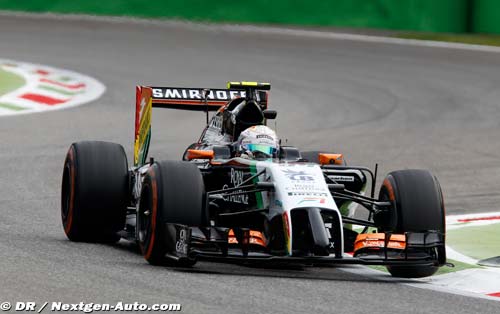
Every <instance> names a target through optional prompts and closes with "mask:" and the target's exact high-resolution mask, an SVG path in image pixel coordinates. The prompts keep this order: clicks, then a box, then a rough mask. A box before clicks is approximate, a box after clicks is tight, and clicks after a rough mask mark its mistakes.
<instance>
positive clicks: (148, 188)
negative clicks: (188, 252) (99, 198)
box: [137, 161, 208, 267]
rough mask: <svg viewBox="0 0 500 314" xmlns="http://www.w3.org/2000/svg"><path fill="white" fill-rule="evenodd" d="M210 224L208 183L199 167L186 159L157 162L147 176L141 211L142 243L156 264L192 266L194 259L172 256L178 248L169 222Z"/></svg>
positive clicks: (193, 225)
mask: <svg viewBox="0 0 500 314" xmlns="http://www.w3.org/2000/svg"><path fill="white" fill-rule="evenodd" d="M167 223H170V224H180V225H186V226H190V227H200V226H207V225H208V216H207V210H206V204H205V185H204V182H203V177H202V175H201V172H200V170H199V169H198V167H197V166H196V165H194V164H192V163H189V162H185V161H161V162H156V163H154V164H153V165H152V166H151V167H150V168H149V170H148V173H147V174H146V177H145V178H144V181H143V184H142V189H141V199H140V202H139V212H138V226H137V228H138V237H139V239H138V242H139V246H140V248H141V251H142V254H143V256H144V258H145V259H146V260H147V261H148V262H149V263H150V264H152V265H171V266H181V267H185V266H192V265H194V263H195V260H193V259H190V258H180V259H176V260H173V259H168V258H166V255H167V254H168V253H169V252H173V251H175V243H174V242H173V240H172V239H171V235H170V233H169V230H167V226H166V224H167Z"/></svg>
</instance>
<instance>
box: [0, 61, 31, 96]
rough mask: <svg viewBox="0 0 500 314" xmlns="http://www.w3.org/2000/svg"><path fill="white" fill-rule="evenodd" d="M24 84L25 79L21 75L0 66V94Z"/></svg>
mask: <svg viewBox="0 0 500 314" xmlns="http://www.w3.org/2000/svg"><path fill="white" fill-rule="evenodd" d="M24 84H25V81H24V79H23V78H22V77H20V76H19V75H17V74H13V73H10V72H7V71H4V70H3V69H2V68H1V67H0V96H2V95H3V94H6V93H8V92H11V91H13V90H15V89H17V88H19V87H21V86H23V85H24Z"/></svg>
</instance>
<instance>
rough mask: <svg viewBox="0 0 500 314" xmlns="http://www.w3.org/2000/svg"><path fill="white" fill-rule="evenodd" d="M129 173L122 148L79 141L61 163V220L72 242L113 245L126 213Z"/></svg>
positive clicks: (107, 143)
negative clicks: (107, 243)
mask: <svg viewBox="0 0 500 314" xmlns="http://www.w3.org/2000/svg"><path fill="white" fill-rule="evenodd" d="M128 192H129V174H128V165H127V156H126V154H125V151H124V149H123V147H122V146H121V145H119V144H114V143H109V142H97V141H88V142H78V143H74V144H72V145H71V146H70V148H69V150H68V153H67V155H66V160H65V162H64V171H63V179H62V192H61V218H62V224H63V228H64V232H65V233H66V236H67V237H68V239H70V240H71V241H83V242H116V241H117V240H119V236H118V235H117V232H118V231H120V230H123V228H124V225H125V216H126V212H127V200H128Z"/></svg>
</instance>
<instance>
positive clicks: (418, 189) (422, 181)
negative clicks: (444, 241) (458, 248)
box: [375, 170, 446, 278]
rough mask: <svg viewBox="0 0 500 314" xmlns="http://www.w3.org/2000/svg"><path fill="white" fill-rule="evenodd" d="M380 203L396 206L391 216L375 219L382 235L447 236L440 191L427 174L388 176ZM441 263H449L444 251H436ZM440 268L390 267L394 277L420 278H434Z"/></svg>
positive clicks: (420, 172) (398, 173) (422, 172)
mask: <svg viewBox="0 0 500 314" xmlns="http://www.w3.org/2000/svg"><path fill="white" fill-rule="evenodd" d="M379 199H380V200H389V201H392V202H393V203H394V207H393V210H392V212H391V213H390V214H389V215H384V216H382V217H375V221H376V222H377V221H378V222H377V224H381V225H383V226H384V227H383V228H381V229H382V231H392V232H394V233H405V232H425V231H431V230H432V231H438V232H442V233H444V232H445V213H444V202H443V196H442V192H441V187H440V185H439V182H438V180H437V179H436V177H434V176H433V175H432V174H431V173H430V172H429V171H427V170H400V171H394V172H391V173H389V174H388V175H387V177H386V179H385V180H384V182H383V184H382V187H381V189H380V194H379ZM436 255H437V257H438V260H439V263H440V264H444V263H445V261H446V252H445V250H444V247H443V248H439V249H437V250H436ZM438 268H439V267H438V266H425V267H422V266H387V270H388V271H389V272H390V273H391V275H392V276H394V277H402V278H421V277H427V276H431V275H433V274H434V273H435V272H436V271H437V270H438Z"/></svg>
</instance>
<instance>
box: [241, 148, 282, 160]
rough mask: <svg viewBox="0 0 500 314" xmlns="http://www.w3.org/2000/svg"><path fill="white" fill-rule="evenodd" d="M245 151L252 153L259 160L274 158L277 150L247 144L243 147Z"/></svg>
mask: <svg viewBox="0 0 500 314" xmlns="http://www.w3.org/2000/svg"><path fill="white" fill-rule="evenodd" d="M243 147H244V148H245V150H247V151H250V152H252V154H253V155H254V156H255V157H257V158H259V159H260V158H272V157H273V156H274V153H275V151H276V148H274V147H272V146H268V145H262V144H246V145H244V146H243Z"/></svg>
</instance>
